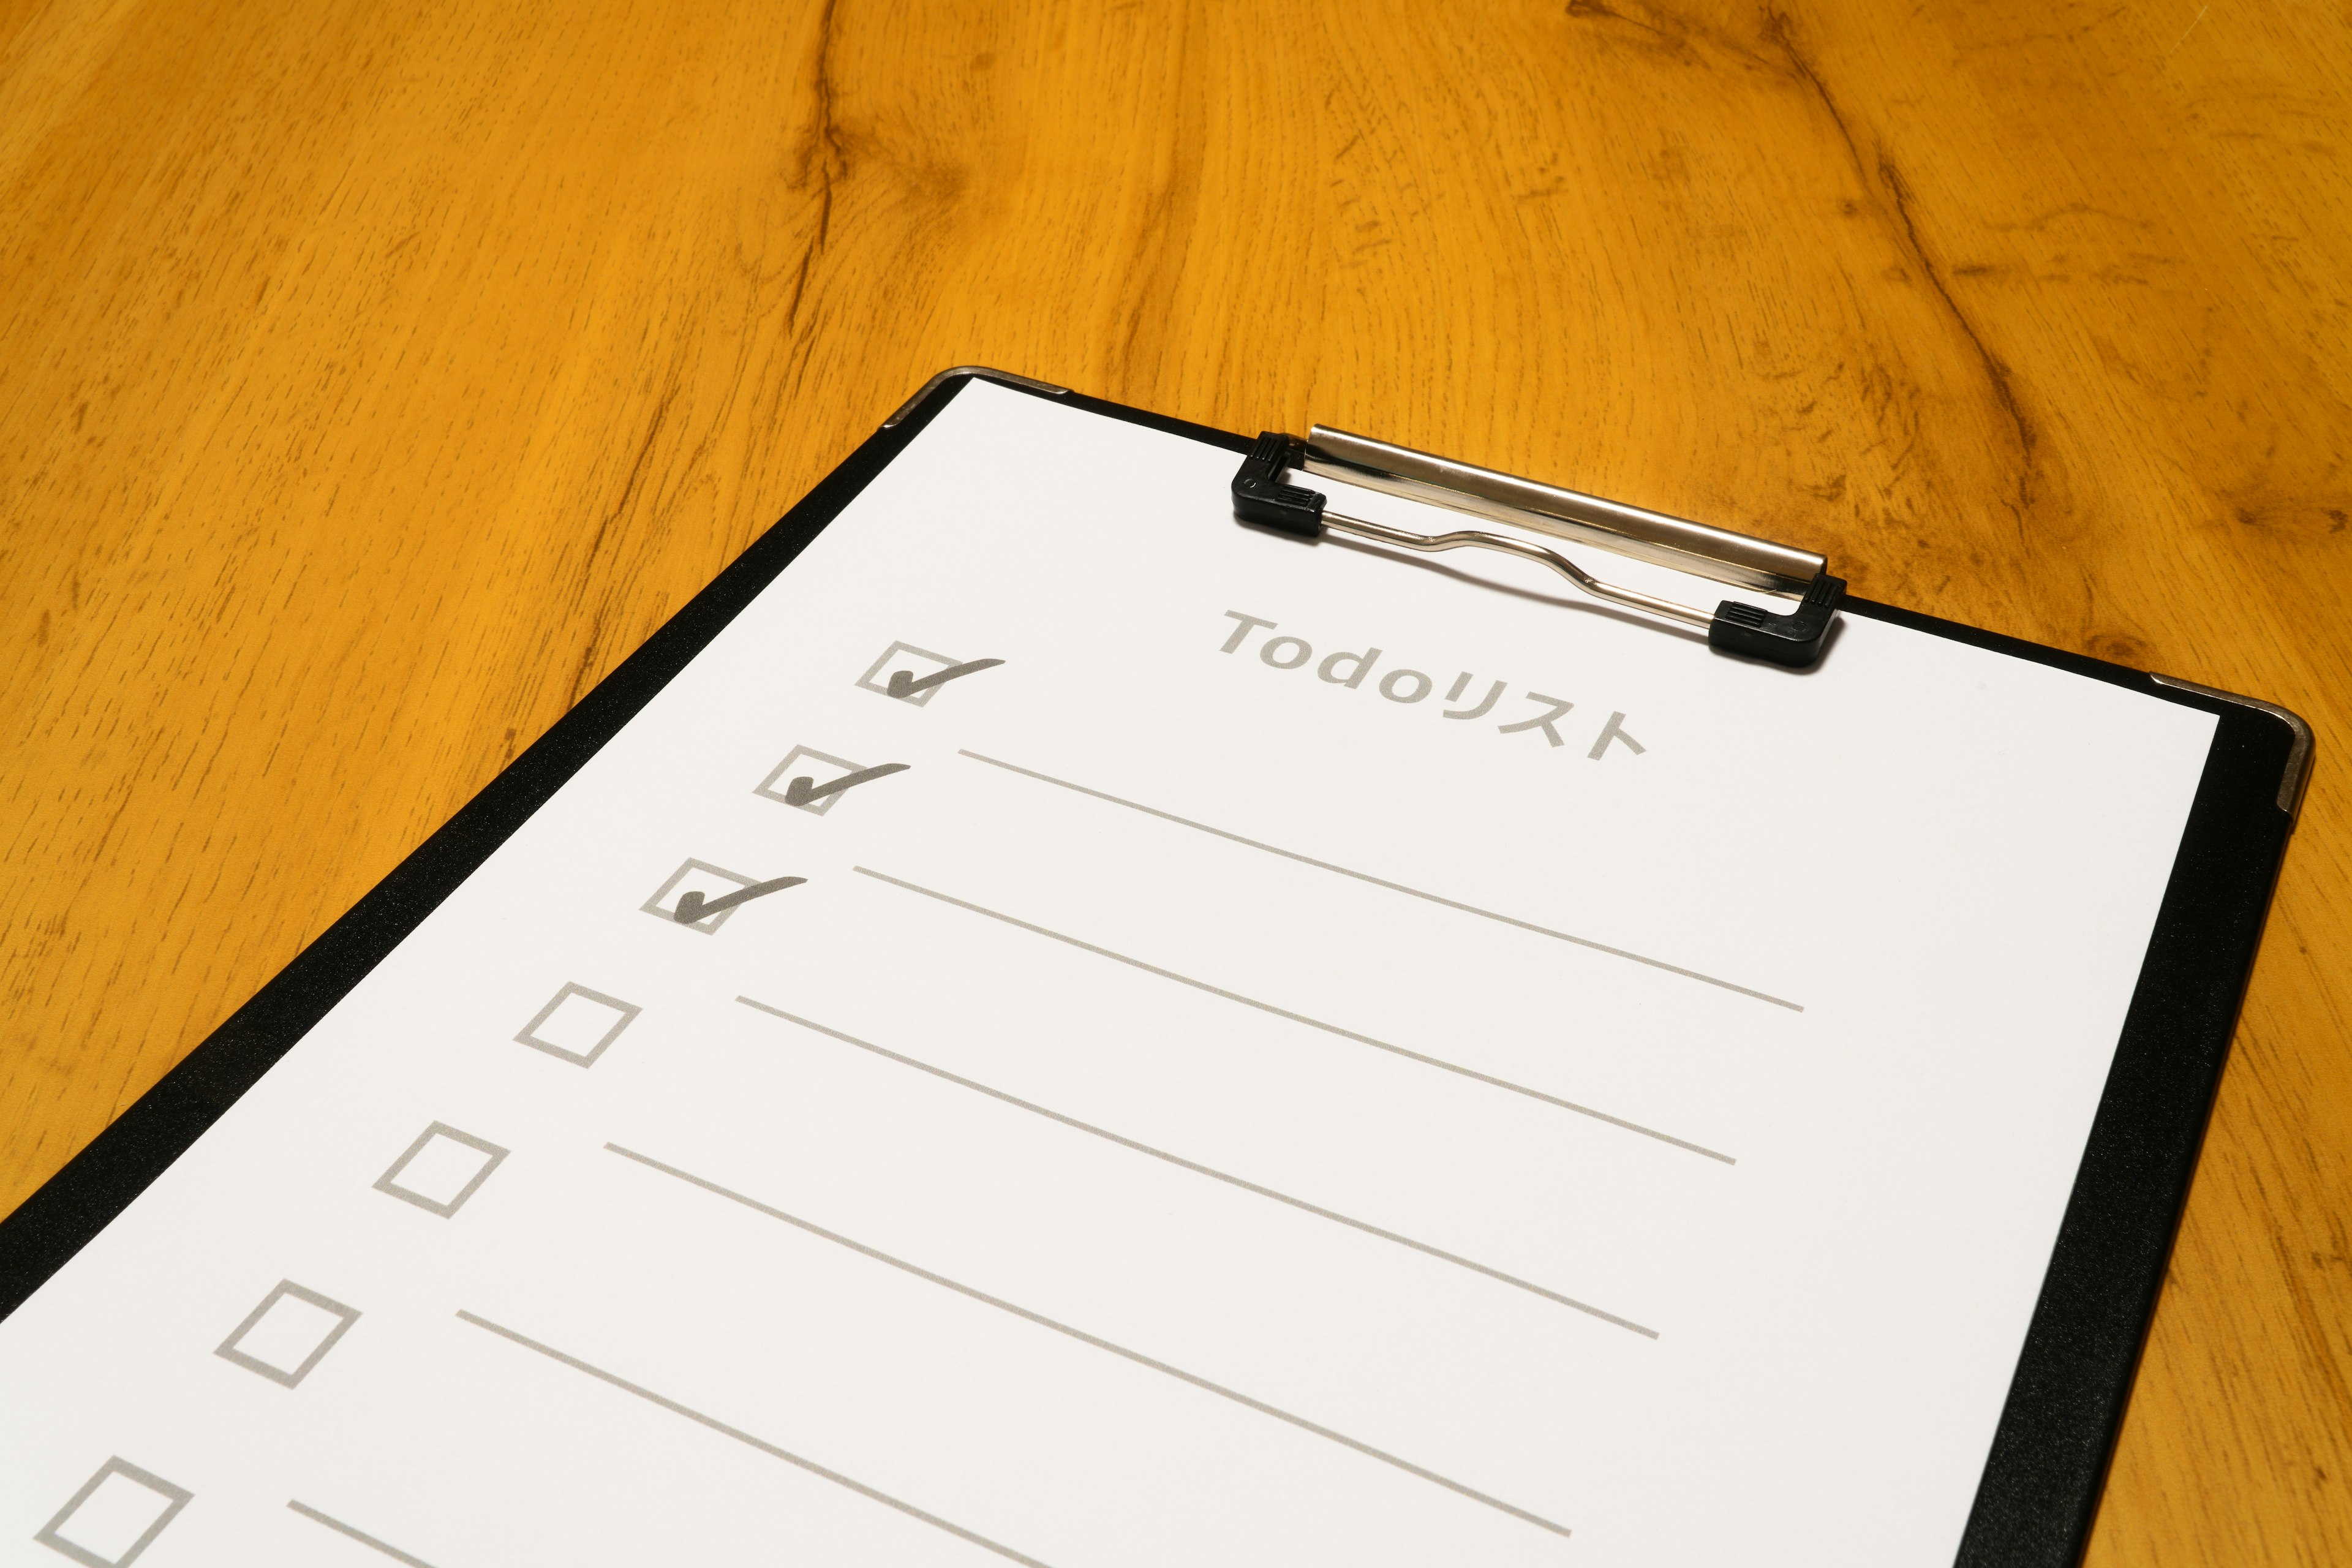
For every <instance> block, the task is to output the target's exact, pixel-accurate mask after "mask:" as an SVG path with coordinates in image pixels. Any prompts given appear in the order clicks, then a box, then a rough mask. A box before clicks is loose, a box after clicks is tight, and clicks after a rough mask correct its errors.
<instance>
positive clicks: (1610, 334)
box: [0, 0, 2352, 1568]
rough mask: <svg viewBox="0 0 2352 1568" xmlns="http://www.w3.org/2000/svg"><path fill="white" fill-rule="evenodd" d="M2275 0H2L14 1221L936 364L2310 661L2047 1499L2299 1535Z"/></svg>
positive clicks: (2311, 434)
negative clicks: (2102, 1384)
mask: <svg viewBox="0 0 2352 1568" xmlns="http://www.w3.org/2000/svg"><path fill="white" fill-rule="evenodd" d="M2327 9H2328V8H2327V7H2322V6H2319V5H2293V4H2286V5H2274V6H2269V7H2262V6H2249V5H2219V4H2216V5H2203V4H2200V0H2146V3H2138V4H2131V3H2121V4H2112V5H2110V4H2107V3H2106V0H2099V3H2097V4H2073V3H2068V0H2058V3H2055V4H2053V3H2051V0H1996V3H1989V4H1976V5H1965V6H1963V5H1947V6H1943V7H1934V6H1926V7H1920V8H1917V9H1911V8H1907V7H1896V6H1890V5H1882V4H1874V3H1872V0H1843V3H1832V0H1790V3H1789V4H1788V5H1786V7H1785V8H1778V7H1773V6H1770V5H1764V6H1757V5H1721V6H1701V5H1691V6H1688V7H1683V8H1675V9H1666V8H1654V7H1652V6H1649V5H1644V4H1642V3H1641V0H1566V3H1565V4H1562V3H1559V0H1547V3H1543V4H1536V3H1533V0H1525V3H1521V0H1510V3H1501V4H1494V5H1483V6H1476V7H1465V6H1445V5H1437V4H1420V5H1414V4H1403V3H1395V0H1382V3H1378V4H1373V3H1368V0H1349V3H1344V4H1343V3H1338V0H1325V3H1323V4H1320V5H1293V6H1265V5H1246V6H1245V5H1219V4H1199V5H1181V4H1174V3H1160V0H1142V3H1134V4H1125V5H1117V6H1112V5H1066V6H1055V5H1050V4H1046V3H1045V0H1003V3H1002V4H997V5H986V4H982V3H979V0H970V3H960V4H945V3H924V4H913V5H910V4H897V5H880V4H871V3H860V0H824V3H823V4H821V5H805V6H799V7H795V6H791V5H775V4H767V5H752V4H742V5H733V6H729V5H719V4H688V3H681V0H642V3H637V4H631V3H629V0H612V3H609V4H593V3H579V4H575V3H572V0H299V3H295V4H283V5H274V6H272V5H254V4H247V5H238V4H234V3H230V0H0V323H5V337H4V338H0V345H5V346H4V347H0V498H5V500H0V584H5V586H0V647H9V648H12V649H14V650H16V651H15V652H14V653H13V654H11V655H9V656H8V657H6V658H5V659H0V747H5V752H4V753H0V756H4V757H5V762H0V780H4V781H5V788H0V843H5V850H6V867H7V880H6V886H5V903H0V957H5V1007H4V1008H0V1211H5V1209H6V1208H8V1207H10V1206H13V1205H15V1204H16V1202H17V1201H18V1200H20V1199H21V1198H22V1197H23V1196H24V1195H25V1194H27V1193H29V1192H31V1191H32V1190H33V1189H34V1188H35V1187H36V1186H37V1185H38V1184H40V1183H41V1182H42V1181H43V1180H44V1179H46V1178H47V1176H49V1175H50V1174H51V1173H53V1172H55V1171H56V1170H57V1169H58V1167H59V1166H60V1165H61V1164H63V1163H65V1161H66V1160H67V1159H68V1157H69V1156H70V1155H71V1154H72V1153H73V1152H74V1151H75V1150H76V1149H78V1148H79V1147H80V1146H81V1145H82V1144H83V1143H84V1142H87V1141H88V1140H89V1138H90V1137H91V1136H92V1135H94V1134H95V1133H96V1132H97V1131H99V1130H100V1128H101V1127H103V1126H104V1125H105V1124H106V1122H107V1121H108V1120H109V1119H110V1117H112V1116H113V1115H115V1114H116V1113H117V1112H118V1111H120V1110H121V1109H122V1108H123V1107H124V1106H126V1105H128V1104H129V1103H130V1102H131V1100H133V1099H134V1098H135V1097H137V1096H138V1095H139V1094H140V1093H141V1092H142V1090H143V1089H146V1088H147V1087H148V1086H149V1085H150V1084H152V1083H153V1082H154V1081H155V1079H157V1077H158V1076H160V1075H161V1074H162V1073H163V1071H164V1069H166V1068H169V1067H170V1066H171V1065H172V1064H173V1062H174V1061H176V1060H177V1059H178V1058H180V1056H181V1055H182V1054H183V1053H184V1052H185V1051H186V1050H188V1049H189V1048H190V1047H193V1046H194V1045H195V1044H196V1043H197V1042H198V1041H200V1040H201V1039H203V1038H204V1037H205V1034H206V1033H207V1032H208V1031H209V1030H210V1029H212V1027H213V1026H215V1024H217V1023H218V1022H219V1021H220V1020H221V1019H222V1018H223V1017H225V1016H226V1015H227V1014H228V1013H229V1012H230V1011H232V1010H233V1009H234V1008H235V1007H236V1005H238V1004H239V1003H241V1002H242V1001H243V1000H244V999H245V998H246V997H247V995H248V994H251V993H252V992H253V991H254V990H255V989H256V988H257V986H259V985H260V984H262V983H263V982H264V981H266V980H267V979H268V977H269V976H270V975H271V974H272V973H275V972H276V971H277V970H278V968H279V966H280V965H282V964H284V963H286V962H287V961H288V960H289V959H290V958H291V957H292V956H293V955H294V954H295V953H296V952H298V951H299V949H300V948H301V947H302V946H303V944H304V943H306V942H310V940H311V939H312V938H314V937H316V936H317V935H318V934H319V933H320V931H322V930H323V929H324V928H325V927H326V926H327V925H328V923H329V922H330V921H332V920H333V919H334V918H335V917H336V916H337V915H338V914H340V913H341V911H342V910H344V909H345V908H346V907H348V906H349V905H350V904H351V903H352V901H353V900H355V899H357V898H358V897H359V896H360V895H361V894H362V892H364V891H365V890H366V889H368V888H369V887H370V886H371V885H372V884H373V883H374V882H375V881H376V879H379V878H380V877H382V876H383V874H384V873H385V872H386V871H387V870H388V869H390V868H391V867H392V866H393V865H394V862H396V861H397V860H398V859H399V858H401V857H402V855H404V853H405V852H406V851H407V850H408V849H410V848H411V847H414V846H415V844H416V843H417V842H418V841H419V840H420V839H421V838H422V837H424V836H425V834H426V833H427V832H429V831H430V830H431V829H432V828H433V827H435V826H436V825H438V824H439V823H440V822H441V821H442V820H443V819H445V818H446V817H447V816H449V815H450V814H451V813H452V812H453V811H455V810H456V809H457V807H458V806H459V805H461V804H463V803H464V802H465V801H466V800H467V797H468V796H470V795H472V794H473V793H474V792H475V791H476V790H478V788H480V787H481V785H482V784H484V783H486V782H487V781H488V779H489V778H490V777H491V776H492V775H493V774H494V773H497V772H498V770H499V768H500V767H501V766H502V765H504V764H505V763H507V762H508V761H509V759H510V758H512V757H513V756H514V755H515V754H516V752H518V751H519V750H520V748H521V747H523V746H524V745H526V744H528V743H529V742H530V740H531V739H532V737H534V736H535V735H537V734H538V733H539V732H540V731H542V730H544V729H545V728H546V727H547V726H548V725H549V724H550V723H551V721H553V720H554V719H555V718H556V717H557V716H558V715H559V714H561V713H562V712H563V711H564V710H565V709H566V708H567V707H569V706H570V705H571V704H572V702H573V701H575V700H577V699H578V698H579V697H580V696H581V695H582V694H583V692H585V691H586V690H587V689H589V687H590V686H591V685H593V683H594V682H595V680H596V679H598V678H599V677H600V676H601V675H603V674H604V672H605V671H607V670H609V669H610V668H612V667H613V666H614V664H615V663H616V662H617V661H618V660H619V659H620V658H622V657H623V656H624V655H625V654H626V653H628V652H629V650H630V649H632V648H633V647H635V646H636V645H637V643H638V642H639V641H640V640H641V639H642V638H644V637H646V634H648V633H649V632H651V631H652V630H653V629H654V628H655V627H656V626H659V625H660V624H661V622H662V620H663V618H664V617H665V616H668V615H669V614H670V613H671V612H672V611H673V610H675V609H676V608H677V606H678V605H680V604H682V603H683V602H684V601H685V600H686V598H687V597H688V595H690V594H692V593H693V592H694V590H695V589H697V588H698V587H699V586H700V585H701V584H703V583H704V582H705V581H707V580H708V579H709V577H710V576H711V575H712V574H714V573H716V572H717V571H718V570H719V568H720V567H721V566H722V565H723V564H725V563H726V562H727V561H728V560H729V559H730V558H731V557H732V556H733V555H734V554H735V553H736V552H738V551H740V550H741V549H742V548H743V547H744V545H745V544H746V543H747V542H749V541H750V540H751V538H752V537H753V536H754V535H755V534H756V533H757V532H758V531H760V530H761V528H763V527H764V526H765V525H766V524H767V523H769V522H770V521H772V520H773V519H774V518H775V517H776V515H777V514H778V513H779V512H781V511H782V510H783V509H784V507H785V506H786V505H788V504H789V503H790V502H791V501H792V500H794V499H795V498H797V497H798V496H799V495H800V494H801V493H802V491H803V490H804V489H806V488H807V487H808V486H809V485H810V484H812V483H813V482H814V480H816V479H818V478H819V477H820V476H821V475H823V474H824V472H825V471H826V470H827V469H828V468H831V467H832V466H833V465H834V464H835V462H837V461H838V460H839V459H840V458H842V457H843V456H844V455H845V454H846V453H847V452H848V451H849V450H850V449H851V448H852V447H854V446H855V445H856V443H857V441H858V440H859V439H860V438H861V437H863V436H865V435H866V433H867V432H868V431H870V430H871V429H872V428H873V427H874V426H875V425H876V424H877V421H878V420H879V419H880V418H881V417H882V416H883V415H885V414H886V413H887V412H888V411H889V409H890V408H891V407H892V406H893V405H896V404H897V403H898V401H899V400H900V399H901V398H903V397H905V396H906V395H907V394H908V392H910V391H911V390H912V389H913V388H914V387H915V386H916V385H917V384H919V383H920V382H921V381H922V380H923V379H924V378H925V377H926V376H928V375H929V374H930V373H932V372H933V371H936V370H938V369H940V368H941V367H943V366H946V365H950V364H955V363H967V362H976V363H986V364H993V365H999V366H1003V367H1004V368H1007V369H1012V370H1017V371H1023V372H1026V373H1029V374H1034V375H1038V376H1042V377H1045V378H1047V379H1050V380H1053V381H1056V382H1060V383H1064V384H1068V385H1071V386H1074V387H1077V388H1079V389H1082V390H1084V391H1087V392H1090V393H1095V394H1098V395H1104V396H1107V397H1112V398H1117V399H1119V400H1121V401H1124V402H1128V403H1132V404H1138V405H1143V406H1145V407H1149V408H1153V409H1157V410H1160V411H1163V412H1165V413H1169V414H1173V415H1180V416H1184V417H1186V418H1190V419H1195V420H1201V421H1204V422H1206V423H1210V424H1213V425H1220V426H1226V427H1229V428H1232V429H1236V430H1256V429H1258V428H1260V427H1270V426H1281V427H1286V428H1290V429H1300V428H1303V427H1304V426H1306V425H1307V424H1308V423H1310V422H1313V421H1318V420H1319V421H1322V422H1325V423H1329V424H1334V425H1339V426H1347V427H1349V428H1355V429H1361V430H1366V431H1369V432H1371V433H1374V434H1377V435H1380V436H1382V437H1387V438H1390V439H1392V440H1397V441H1402V442H1405V443H1408V444H1410V445H1413V446H1419V447H1429V448H1433V449H1435V450H1438V451H1442V452H1445V453H1448V454H1450V455H1454V456H1458V457H1461V458H1468V459H1471V460H1474V461H1478V462H1483V463H1486V464H1488V465H1491V466H1494V467H1498V468H1507V469H1510V470H1513V471H1516V472H1523V473H1528V474H1533V475H1537V476H1540V477H1545V478H1549V479H1555V480H1558V481H1559V482H1562V483H1567V484H1571V485H1574V486H1576V487H1578V488H1580V489H1592V490H1597V491H1600V492H1601V493H1603V494H1607V495H1614V496H1620V497H1623V498H1625V499H1628V500H1638V501H1641V502H1643V503H1646V504H1649V505H1652V506H1655V507H1658V508H1661V509H1663V510H1671V511H1675V512H1680V513H1683V514H1685V515H1688V516H1693V517H1697V518H1701V519H1706V520H1708V521H1717V522H1721V523H1725V524H1727V525H1729V526H1733V527H1737V528H1743V529H1748V530H1752V531H1760V532H1765V533H1768V534H1771V535H1773V536H1776V537H1780V538H1785V539H1788V540H1790V541H1791V542H1797V543H1801V544H1805V545H1808V546H1811V547H1814V548H1819V549H1822V550H1825V551H1826V552H1828V553H1829V555H1830V556H1831V558H1832V561H1833V562H1835V563H1838V565H1839V566H1840V567H1841V568H1842V569H1844V570H1847V571H1849V572H1850V574H1851V575H1852V577H1853V582H1854V585H1855V588H1856V590H1857V591H1858V592H1860V593H1862V594H1864V595H1868V596H1871V597H1874V598H1880V599H1886V600H1892V601H1894V602H1895V603H1897V604H1902V605H1910V606H1913V607H1916V608H1918V609H1922V610H1927V611H1931V612H1934V613H1935V614H1937V615H1942V616H1954V617H1957V618H1958V619H1962V620H1966V621H1970V622H1974V623H1976V624H1979V625H1981V626H1990V627H1995V628H1997V629H1999V630H2001V631H2004V632H2010V633H2013V634H2016V635H2018V636H2021V637H2032V638H2035V639H2038V640H2041V641H2045V642H2049V643H2053V644H2055V645H2057V646H2059V647H2066V648H2074V649H2080V650H2084V651H2087V652H2091V653H2095V654H2097V655H2100V656H2102V657H2105V658H2112V659H2118V660H2121V661H2124V662H2126V663H2129V664H2133V665H2137V666H2141V667H2144V668H2151V669H2156V670H2161V671H2164V672H2167V673H2170V674H2176V675H2180V676H2185V677H2188V678H2189V679H2195V680H2199V681H2203V682H2206V683H2208V684H2210V685H2215V686H2220V687H2224V688H2227V689H2232V690H2237V691H2243V692H2249V693H2252V694H2254V695H2257V696H2261V697H2265V698H2269V699H2272V700H2276V701H2280V702H2283V703H2284V704H2286V705H2288V706H2290V707H2292V708H2294V709H2296V710H2299V711H2301V712H2302V713H2304V714H2305V716H2307V717H2308V718H2309V719H2310V720H2311V721H2313V722H2314V724H2315V725H2316V727H2317V729H2318V731H2319V733H2320V751H2319V771H2318V774H2317V778H2316V782H2315V784H2314V785H2313V787H2312V791H2311V795H2310V799H2309V803H2308V805H2307V806H2306V808H2305V813H2304V817H2303V824H2302V828H2301V831H2300V833H2299V834H2298V836H2297V837H2296V839H2295V842H2294V847H2293V848H2292V850H2291V852H2290V854H2289V856H2288V858H2287V862H2286V869H2285V873H2284V880H2283V881H2282V883H2281V886H2280V889H2279V894H2278V903H2277V906H2276V908H2275V910H2273V914H2272V916H2271V923H2270V928H2269V940H2268V942H2267V943H2266V945H2265V947H2264V949H2263V955H2262V960H2261V963H2260V965H2259V967H2258V968H2257V970H2256V972H2255V974H2254V980H2253V987H2252V994H2251V997H2250V999H2249V1001H2248V1003H2247V1005H2246V1011H2245V1016H2244V1021H2243V1023H2242V1026H2241V1027H2240V1030H2239V1035H2238V1040H2237V1044H2236V1048H2235V1054H2234V1057H2233V1058H2232V1061H2231V1067H2230V1070H2229V1074H2228V1078H2227V1079H2226V1081H2225V1082H2224V1084H2223V1086H2222V1089H2221V1102H2220V1109H2219V1110H2218V1113H2217V1115H2216V1118H2215V1121H2214V1123H2213V1129H2212V1132H2211V1136H2210V1141H2209V1142H2208V1144H2207V1146H2206V1151H2205V1156H2204V1163H2203V1166H2202V1168H2201V1170H2200V1174H2199V1177H2198V1182H2197V1187H2196V1192H2195V1195H2194V1197H2193V1199H2192V1201H2191V1202H2190V1205H2189V1215H2188V1219H2187V1222H2186V1225H2185V1227H2184V1229H2183V1231H2182V1234H2181V1239H2180V1244H2179V1251H2178V1254H2177V1255H2176V1257H2175V1258H2174V1261H2173V1266H2172V1274H2171V1282H2170V1284H2169V1287H2168V1289H2167V1291H2166V1293H2165V1296H2164V1300H2163V1305H2162V1309H2161V1310H2160V1311H2159V1312H2158V1318H2157V1322H2156V1328H2155V1332H2154V1336H2153V1339H2152V1341H2151V1342H2150V1345H2149V1349H2148V1354H2147V1363H2146V1365H2145V1368H2144V1370H2143V1372H2142V1373H2141V1376H2140V1381H2139V1384H2138V1387H2137V1394H2136V1395H2135V1397H2134V1400H2133V1405H2132V1409H2131V1415H2130V1417H2129V1421H2128V1424H2127V1426H2126V1431H2125V1435H2124V1437H2123V1442H2122V1447H2121V1449H2120V1452H2119V1455H2118V1458H2117V1460H2116V1468H2115V1473H2114V1478H2113V1480H2112V1482H2111V1484H2110V1486H2109V1489H2108V1492H2107V1497H2106V1501H2105V1508H2104V1510H2103V1513H2102V1516H2101V1520H2100V1523H2099V1526H2098V1531H2097V1536H2096V1541H2095V1546H2094V1550H2093V1552H2092V1561H2093V1562H2094V1563H2100V1564H2123V1563H2162V1564H2165V1565H2167V1568H2191V1565H2195V1564H2219V1563H2233V1564H2234V1563H2313V1564H2319V1563H2344V1562H2352V1494H2347V1477H2352V1317H2348V1316H2347V1307H2352V1226H2348V1225H2347V1220H2348V1219H2352V1161H2347V1158H2346V1152H2347V1146H2348V1145H2352V1136H2347V1135H2352V1057H2347V1011H2352V981H2347V960H2346V956H2345V954H2346V950H2347V946H2352V896H2347V895H2352V821H2348V820H2347V793H2346V788H2345V784H2344V777H2345V774H2344V772H2343V770H2342V769H2341V768H2340V767H2339V766H2338V765H2337V764H2336V756H2337V755H2338V754H2339V753H2338V752H2336V749H2335V748H2336V746H2337V745H2338V744H2341V743H2342V741H2343V738H2345V737H2347V736H2352V630H2347V611H2352V532H2347V521H2346V520H2347V513H2352V478H2348V477H2347V472H2346V468H2345V464H2344V459H2343V457H2342V451H2343V442H2344V437H2345V436H2346V433H2347V431H2352V408H2347V404H2348V403H2352V304H2347V298H2352V287H2347V260H2352V250H2347V227H2352V202H2347V192H2352V153H2347V147H2352V142H2347V134H2348V133H2347V129H2346V128H2347V124H2352V115H2348V114H2347V109H2352V92H2347V83H2352V33H2347V22H2346V20H2345V18H2344V16H2342V15H2341V14H2340V13H2341V8H2340V7H2336V8H2335V9H2336V11H2337V12H2338V13H2339V14H2338V15H2336V16H2328V15H2326V10H2327Z"/></svg>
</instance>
